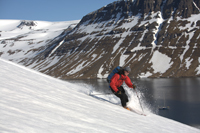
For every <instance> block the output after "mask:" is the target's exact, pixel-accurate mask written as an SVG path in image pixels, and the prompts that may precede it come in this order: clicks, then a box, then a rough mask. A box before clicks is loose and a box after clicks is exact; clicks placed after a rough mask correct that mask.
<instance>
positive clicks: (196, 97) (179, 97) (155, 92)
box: [68, 78, 200, 129]
mask: <svg viewBox="0 0 200 133" xmlns="http://www.w3.org/2000/svg"><path fill="white" fill-rule="evenodd" d="M68 81H69V82H72V83H75V84H85V85H87V86H91V88H93V89H94V90H95V91H96V92H99V93H100V94H102V95H103V94H109V93H111V91H110V89H109V87H108V83H107V81H106V79H94V80H68ZM132 82H133V83H134V84H136V86H137V88H136V89H137V91H138V92H140V93H142V97H141V98H142V99H141V100H142V101H143V102H145V104H146V105H149V107H150V108H151V110H152V112H153V113H155V114H157V115H160V116H163V117H166V118H169V119H172V120H175V121H178V122H181V123H184V124H186V125H190V126H193V127H195V128H198V129H200V78H156V79H151V78H143V79H132ZM142 104H143V103H142ZM163 107H164V108H165V109H162V108H163Z"/></svg>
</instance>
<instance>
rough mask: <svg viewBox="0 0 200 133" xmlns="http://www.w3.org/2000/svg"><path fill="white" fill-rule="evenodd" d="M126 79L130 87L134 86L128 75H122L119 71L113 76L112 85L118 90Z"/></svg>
mask: <svg viewBox="0 0 200 133" xmlns="http://www.w3.org/2000/svg"><path fill="white" fill-rule="evenodd" d="M124 81H125V83H126V85H127V86H128V87H130V88H133V84H132V82H131V80H130V78H129V77H128V76H125V75H123V74H121V77H120V75H119V74H117V73H116V74H115V75H114V76H113V77H112V78H111V82H110V87H111V88H112V89H113V90H114V91H115V92H117V91H118V89H117V88H119V87H120V86H121V85H122V84H123V82H124Z"/></svg>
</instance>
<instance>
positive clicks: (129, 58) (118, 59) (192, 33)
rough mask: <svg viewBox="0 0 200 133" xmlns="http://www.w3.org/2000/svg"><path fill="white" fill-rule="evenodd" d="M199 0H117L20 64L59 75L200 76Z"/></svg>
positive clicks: (63, 77) (73, 76) (84, 19)
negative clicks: (119, 69) (126, 70)
mask: <svg viewBox="0 0 200 133" xmlns="http://www.w3.org/2000/svg"><path fill="white" fill-rule="evenodd" d="M198 7H200V2H199V0H121V1H116V2H113V3H110V4H109V5H107V6H104V7H102V8H100V9H98V10H96V11H94V12H91V13H89V14H87V15H86V16H84V17H83V18H82V19H81V21H80V22H79V23H78V24H77V26H76V27H75V28H73V29H72V30H71V31H69V32H63V33H65V35H64V36H60V37H59V39H57V40H55V41H52V42H51V43H49V44H48V47H47V48H46V49H45V50H44V51H43V52H40V53H38V54H37V55H36V56H33V57H31V58H29V59H24V60H21V61H20V63H21V64H23V65H26V66H28V67H31V68H33V69H36V70H38V71H41V72H43V73H46V74H48V75H51V76H54V77H59V78H61V79H71V78H77V79H80V78H82V79H83V78H106V77H107V75H108V74H109V72H110V71H111V70H112V69H113V68H114V67H116V66H118V65H120V66H130V67H131V69H132V72H131V74H130V77H133V78H138V77H196V76H200V65H199V63H200V43H199V42H200V10H199V8H198Z"/></svg>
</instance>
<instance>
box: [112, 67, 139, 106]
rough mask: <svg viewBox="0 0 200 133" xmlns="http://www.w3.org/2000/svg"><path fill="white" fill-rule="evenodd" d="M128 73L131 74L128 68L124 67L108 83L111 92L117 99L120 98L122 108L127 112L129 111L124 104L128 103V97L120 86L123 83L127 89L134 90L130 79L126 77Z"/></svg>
mask: <svg viewBox="0 0 200 133" xmlns="http://www.w3.org/2000/svg"><path fill="white" fill-rule="evenodd" d="M130 72H131V69H130V67H125V68H124V69H121V70H119V72H118V73H115V75H114V76H113V77H112V78H111V81H110V88H111V90H112V92H113V93H114V94H115V95H116V96H117V97H119V98H120V100H121V104H122V106H123V107H124V108H125V109H128V110H130V109H129V108H128V107H127V105H126V103H127V102H128V96H127V95H126V93H125V90H124V88H123V86H122V84H123V82H124V81H125V83H126V85H127V86H128V87H130V88H133V89H135V88H136V86H135V85H134V84H132V82H131V80H130V78H129V77H128V74H129V73H130Z"/></svg>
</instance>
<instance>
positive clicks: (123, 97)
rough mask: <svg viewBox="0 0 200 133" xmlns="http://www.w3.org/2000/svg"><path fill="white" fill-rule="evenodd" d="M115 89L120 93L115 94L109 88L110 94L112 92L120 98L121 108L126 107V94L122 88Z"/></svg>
mask: <svg viewBox="0 0 200 133" xmlns="http://www.w3.org/2000/svg"><path fill="white" fill-rule="evenodd" d="M117 89H118V90H119V91H120V92H121V93H117V92H115V91H114V90H113V89H112V88H111V90H112V92H113V93H114V94H115V95H116V96H117V97H119V98H120V100H121V104H122V106H123V107H126V103H127V102H128V96H127V95H126V93H125V90H124V87H122V86H120V87H119V88H117Z"/></svg>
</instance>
